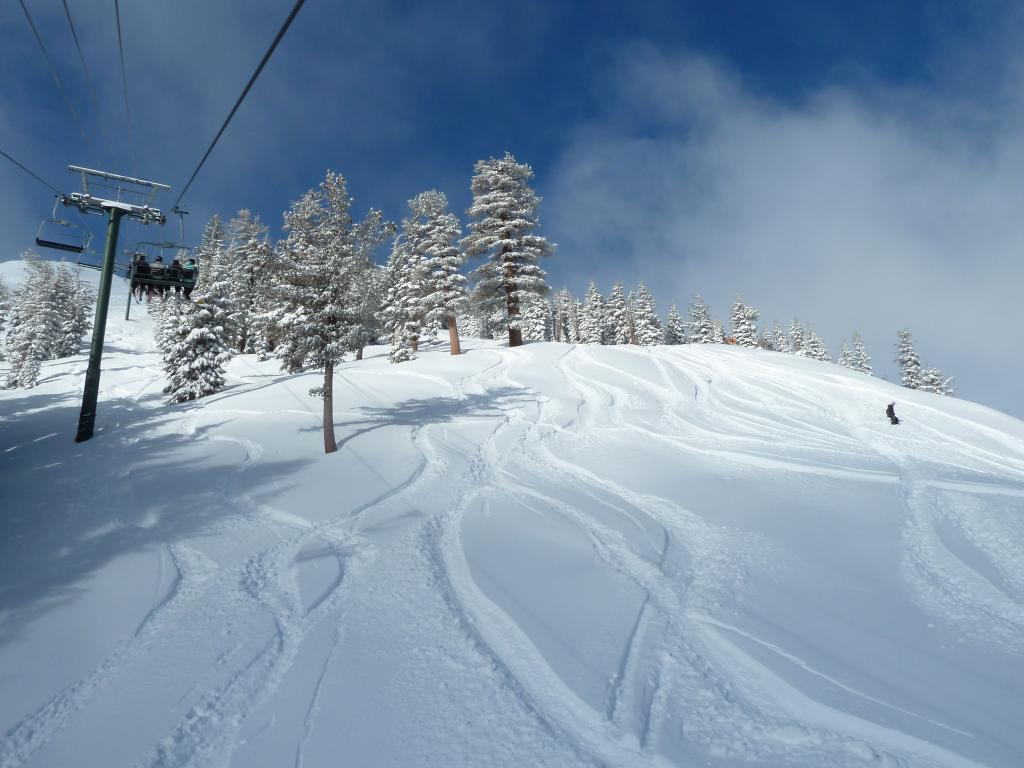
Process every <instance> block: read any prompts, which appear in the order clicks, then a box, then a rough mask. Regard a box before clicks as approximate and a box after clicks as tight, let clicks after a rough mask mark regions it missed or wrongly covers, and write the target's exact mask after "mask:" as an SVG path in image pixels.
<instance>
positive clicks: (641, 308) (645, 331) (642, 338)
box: [631, 283, 663, 347]
mask: <svg viewBox="0 0 1024 768" xmlns="http://www.w3.org/2000/svg"><path fill="white" fill-rule="evenodd" d="M632 310H633V311H632V313H631V314H632V317H633V335H634V338H635V339H636V341H635V343H636V344H640V345H642V346H645V347H650V346H653V345H655V344H660V343H661V339H662V335H663V334H662V330H661V321H660V320H659V319H658V308H657V304H655V301H654V296H652V295H651V292H650V291H648V290H647V286H646V285H644V284H643V283H640V284H639V285H637V287H636V292H635V293H634V294H633V302H632Z"/></svg>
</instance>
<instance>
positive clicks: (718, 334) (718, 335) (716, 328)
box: [711, 320, 725, 344]
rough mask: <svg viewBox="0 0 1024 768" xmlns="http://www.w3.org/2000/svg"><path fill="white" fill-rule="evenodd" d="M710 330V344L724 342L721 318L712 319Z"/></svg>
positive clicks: (723, 328)
mask: <svg viewBox="0 0 1024 768" xmlns="http://www.w3.org/2000/svg"><path fill="white" fill-rule="evenodd" d="M712 328H713V330H712V332H711V343H712V344H725V327H724V326H723V325H722V321H721V320H713V321H712Z"/></svg>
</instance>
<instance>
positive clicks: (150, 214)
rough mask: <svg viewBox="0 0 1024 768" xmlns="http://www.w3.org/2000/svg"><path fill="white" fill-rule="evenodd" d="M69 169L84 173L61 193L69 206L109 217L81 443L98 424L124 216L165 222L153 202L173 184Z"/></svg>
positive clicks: (80, 421)
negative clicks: (78, 183) (78, 187)
mask: <svg viewBox="0 0 1024 768" xmlns="http://www.w3.org/2000/svg"><path fill="white" fill-rule="evenodd" d="M68 170H69V171H71V172H73V173H80V174H81V175H82V191H81V192H72V193H71V194H70V195H65V194H63V193H62V194H61V195H60V197H59V200H60V202H62V203H63V204H64V205H66V206H68V207H74V208H77V209H78V210H80V211H81V212H82V213H92V214H96V215H97V216H106V217H107V240H106V243H105V244H104V248H103V265H102V267H101V270H100V286H99V291H98V292H97V295H96V319H95V321H94V322H93V328H92V345H91V346H90V347H89V368H88V369H87V370H86V373H85V390H84V391H83V393H82V411H81V413H80V414H79V416H78V432H77V433H76V434H75V442H76V443H81V442H83V441H85V440H88V439H89V438H90V437H92V432H93V427H94V426H95V424H96V400H97V398H98V396H99V391H100V362H101V360H102V359H103V337H104V334H105V332H106V328H107V307H108V305H109V303H110V284H111V282H112V280H113V277H114V259H115V257H116V255H117V236H118V232H119V231H120V228H121V219H122V218H124V217H125V216H127V217H128V218H129V219H134V220H135V221H138V222H140V223H142V224H154V223H155V224H160V225H161V226H162V225H163V224H165V223H166V221H167V218H166V217H165V216H164V215H163V213H161V212H160V211H159V210H158V209H156V208H153V207H152V202H153V198H154V196H155V195H156V193H157V190H161V189H163V190H167V189H170V187H169V186H168V185H167V184H159V183H157V182H155V181H146V180H145V179H135V178H132V177H131V176H121V175H120V174H116V173H107V172H106V171H94V170H91V169H89V168H82V167H81V166H77V165H69V166H68ZM101 195H102V196H101Z"/></svg>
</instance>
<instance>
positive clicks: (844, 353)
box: [836, 339, 853, 368]
mask: <svg viewBox="0 0 1024 768" xmlns="http://www.w3.org/2000/svg"><path fill="white" fill-rule="evenodd" d="M836 363H837V364H838V365H841V366H842V367H843V368H853V352H851V351H850V348H849V347H848V346H847V345H846V339H843V342H842V344H840V345H839V358H838V359H837V360H836Z"/></svg>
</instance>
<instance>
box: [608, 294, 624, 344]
mask: <svg viewBox="0 0 1024 768" xmlns="http://www.w3.org/2000/svg"><path fill="white" fill-rule="evenodd" d="M606 318H607V319H606V329H605V338H606V339H607V340H608V343H609V344H629V307H628V306H627V304H626V289H625V288H624V287H623V285H622V283H615V284H614V285H613V286H612V293H611V296H609V297H608V306H607V308H606Z"/></svg>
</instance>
